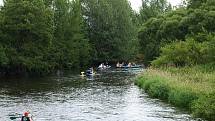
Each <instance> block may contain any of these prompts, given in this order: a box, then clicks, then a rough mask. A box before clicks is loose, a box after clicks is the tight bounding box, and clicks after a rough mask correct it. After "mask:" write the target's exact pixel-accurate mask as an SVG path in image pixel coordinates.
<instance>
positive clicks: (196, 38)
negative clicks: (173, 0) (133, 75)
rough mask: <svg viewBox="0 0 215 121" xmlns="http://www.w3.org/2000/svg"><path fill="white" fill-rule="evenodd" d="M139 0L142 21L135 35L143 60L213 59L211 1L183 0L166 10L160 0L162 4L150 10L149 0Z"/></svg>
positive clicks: (171, 62) (162, 62)
mask: <svg viewBox="0 0 215 121" xmlns="http://www.w3.org/2000/svg"><path fill="white" fill-rule="evenodd" d="M152 1H153V0H152ZM160 1H163V0H160ZM143 3H145V4H143V8H142V12H140V17H141V16H143V17H142V18H144V19H143V20H144V21H145V22H144V23H143V25H142V26H141V29H140V31H139V34H138V38H139V39H140V47H141V53H142V54H143V55H144V62H145V63H146V64H152V65H154V66H165V65H174V66H192V65H198V64H207V63H214V62H215V53H214V52H215V26H214V23H215V7H214V6H215V1H213V0H187V1H185V2H184V4H182V5H180V7H179V8H177V9H176V10H169V9H168V8H169V7H168V6H166V5H167V4H165V2H164V4H163V5H162V4H161V5H162V6H164V8H162V7H160V11H158V12H153V11H152V13H150V12H151V11H150V9H153V4H150V3H147V1H143ZM165 6H166V7H165ZM142 13H143V14H142ZM146 13H147V14H146ZM154 13H158V14H154ZM159 13H160V14H159ZM148 14H149V15H148ZM148 16H149V17H148ZM151 62H152V63H151Z"/></svg>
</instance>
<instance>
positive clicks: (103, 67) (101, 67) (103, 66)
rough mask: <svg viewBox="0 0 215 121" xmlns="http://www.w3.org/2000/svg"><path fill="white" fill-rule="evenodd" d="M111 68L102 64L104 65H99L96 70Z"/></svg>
mask: <svg viewBox="0 0 215 121" xmlns="http://www.w3.org/2000/svg"><path fill="white" fill-rule="evenodd" d="M110 67H111V66H110V65H108V63H106V64H104V63H101V64H100V65H99V67H98V69H108V68H110Z"/></svg>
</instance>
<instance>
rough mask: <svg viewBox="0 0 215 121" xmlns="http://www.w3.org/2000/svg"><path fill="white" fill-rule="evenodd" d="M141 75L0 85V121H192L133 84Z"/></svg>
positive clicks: (15, 81) (18, 81) (114, 72)
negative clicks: (24, 120)
mask: <svg viewBox="0 0 215 121" xmlns="http://www.w3.org/2000/svg"><path fill="white" fill-rule="evenodd" d="M139 71H141V70H139V69H138V70H130V69H128V70H120V69H118V70H117V69H112V70H107V71H102V72H98V75H95V76H93V77H80V76H79V75H77V74H64V75H58V76H50V77H43V78H11V79H1V81H0V121H20V117H21V115H22V113H23V112H24V111H26V110H29V111H30V112H31V113H32V115H33V119H34V120H35V121H59V120H60V121H192V120H194V119H192V118H191V116H190V115H188V114H186V113H185V112H182V111H179V110H177V109H175V108H174V107H172V106H170V105H168V104H165V103H163V102H161V101H160V100H157V99H151V98H149V97H148V95H147V94H145V93H144V92H143V91H142V90H141V89H139V88H138V87H137V86H135V85H134V84H133V78H134V76H135V75H136V73H137V72H139Z"/></svg>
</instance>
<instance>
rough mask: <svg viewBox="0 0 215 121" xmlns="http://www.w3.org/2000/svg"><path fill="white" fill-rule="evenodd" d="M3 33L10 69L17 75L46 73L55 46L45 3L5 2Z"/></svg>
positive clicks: (17, 0)
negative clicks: (33, 72) (34, 72)
mask: <svg viewBox="0 0 215 121" xmlns="http://www.w3.org/2000/svg"><path fill="white" fill-rule="evenodd" d="M2 15H3V17H4V18H3V25H4V26H3V28H2V29H3V31H4V35H5V37H4V40H5V43H6V44H5V46H7V47H6V48H7V50H6V51H7V55H8V58H9V67H10V68H12V69H14V70H17V71H21V72H22V71H38V70H46V69H47V68H49V66H50V65H49V64H48V63H47V62H46V61H45V59H46V55H47V53H46V52H47V50H48V49H49V47H50V44H51V42H52V33H53V22H52V13H51V11H50V9H47V8H46V6H45V4H44V2H43V0H32V1H29V0H6V1H5V2H4V7H3V8H2Z"/></svg>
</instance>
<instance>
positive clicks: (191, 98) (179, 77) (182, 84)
mask: <svg viewBox="0 0 215 121" xmlns="http://www.w3.org/2000/svg"><path fill="white" fill-rule="evenodd" d="M135 83H136V84H137V85H138V86H139V87H141V88H143V89H144V90H145V91H146V92H147V93H148V94H149V95H150V96H152V97H154V98H159V99H162V100H165V101H167V102H169V103H171V104H173V105H175V106H177V107H180V108H184V109H187V110H188V111H190V112H191V113H192V114H193V116H194V117H200V118H204V119H207V120H209V121H214V120H215V69H214V68H213V66H207V65H203V66H195V67H184V68H174V67H171V68H170V67H169V68H163V69H148V70H147V71H146V72H144V73H143V74H142V75H140V76H139V77H137V79H136V82H135Z"/></svg>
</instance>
